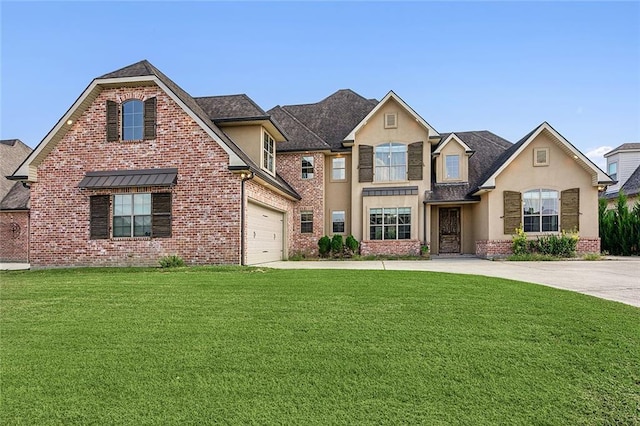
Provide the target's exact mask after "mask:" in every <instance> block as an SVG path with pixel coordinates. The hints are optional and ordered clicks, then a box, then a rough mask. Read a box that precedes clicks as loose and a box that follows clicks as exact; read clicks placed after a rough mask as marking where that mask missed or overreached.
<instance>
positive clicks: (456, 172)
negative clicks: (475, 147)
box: [445, 155, 460, 180]
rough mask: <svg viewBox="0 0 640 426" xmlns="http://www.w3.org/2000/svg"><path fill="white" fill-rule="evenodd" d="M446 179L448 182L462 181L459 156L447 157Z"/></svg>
mask: <svg viewBox="0 0 640 426" xmlns="http://www.w3.org/2000/svg"><path fill="white" fill-rule="evenodd" d="M445 179H447V180H458V179H460V156H459V155H447V156H445Z"/></svg>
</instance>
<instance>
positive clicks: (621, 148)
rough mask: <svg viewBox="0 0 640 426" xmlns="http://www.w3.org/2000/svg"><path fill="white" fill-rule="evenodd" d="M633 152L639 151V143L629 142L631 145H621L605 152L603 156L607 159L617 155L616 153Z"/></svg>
mask: <svg viewBox="0 0 640 426" xmlns="http://www.w3.org/2000/svg"><path fill="white" fill-rule="evenodd" d="M623 151H625V152H629V151H631V152H635V151H640V143H638V142H631V143H623V144H622V145H620V146H618V147H616V148H614V149H612V150H611V151H609V152H607V153H606V154H604V157H605V158H607V157H609V156H611V155H613V154H617V153H618V152H623Z"/></svg>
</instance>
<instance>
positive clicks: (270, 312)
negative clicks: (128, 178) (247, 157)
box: [0, 268, 640, 425]
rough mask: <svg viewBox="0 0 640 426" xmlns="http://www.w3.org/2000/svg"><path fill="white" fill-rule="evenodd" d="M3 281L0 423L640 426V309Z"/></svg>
mask: <svg viewBox="0 0 640 426" xmlns="http://www.w3.org/2000/svg"><path fill="white" fill-rule="evenodd" d="M577 279H579V278H577ZM0 283H1V286H0V291H1V292H0V301H1V304H0V315H1V316H0V333H1V334H0V339H1V340H0V343H1V345H0V355H1V364H0V373H1V382H0V386H1V388H0V424H7V425H8V424H39V425H40V424H100V425H103V424H196V423H198V424H206V423H216V422H217V423H225V424H322V425H325V424H355V423H369V424H399V423H406V424H419V423H422V424H430V425H437V424H469V425H471V424H472V425H478V424H509V425H514V424H523V425H530V424H548V425H558V424H567V425H578V424H579V425H602V424H638V423H639V422H640V309H638V308H634V307H631V306H626V305H622V304H618V303H614V302H609V301H605V300H599V299H595V298H592V297H588V296H584V295H580V294H576V293H571V292H565V291H560V290H556V289H552V288H548V287H543V286H537V285H530V284H524V283H519V282H514V281H507V280H501V279H497V278H485V277H476V276H461V275H449V274H437V273H428V272H395V271H327V270H309V271H294V270H261V269H239V268H193V269H181V270H172V271H162V270H154V269H134V270H131V269H129V270H124V269H109V270H105V269H101V270H100V269H76V270H51V271H38V272H10V273H2V274H0Z"/></svg>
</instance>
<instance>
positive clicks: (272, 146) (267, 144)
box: [262, 132, 276, 173]
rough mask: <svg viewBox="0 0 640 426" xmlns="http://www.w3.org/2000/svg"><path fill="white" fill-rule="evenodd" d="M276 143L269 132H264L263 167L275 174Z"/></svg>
mask: <svg viewBox="0 0 640 426" xmlns="http://www.w3.org/2000/svg"><path fill="white" fill-rule="evenodd" d="M275 153H276V143H275V141H274V140H273V138H272V137H271V135H269V133H267V132H263V140H262V167H263V168H265V169H266V170H269V171H270V172H271V173H275Z"/></svg>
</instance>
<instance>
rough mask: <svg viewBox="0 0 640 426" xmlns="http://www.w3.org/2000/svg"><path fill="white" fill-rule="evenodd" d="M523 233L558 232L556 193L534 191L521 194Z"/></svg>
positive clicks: (546, 190)
mask: <svg viewBox="0 0 640 426" xmlns="http://www.w3.org/2000/svg"><path fill="white" fill-rule="evenodd" d="M522 203H523V206H524V207H523V209H524V210H523V222H524V231H525V232H557V231H558V229H559V228H558V210H559V205H558V191H554V190H552V189H534V190H532V191H527V192H525V193H524V194H522Z"/></svg>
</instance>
